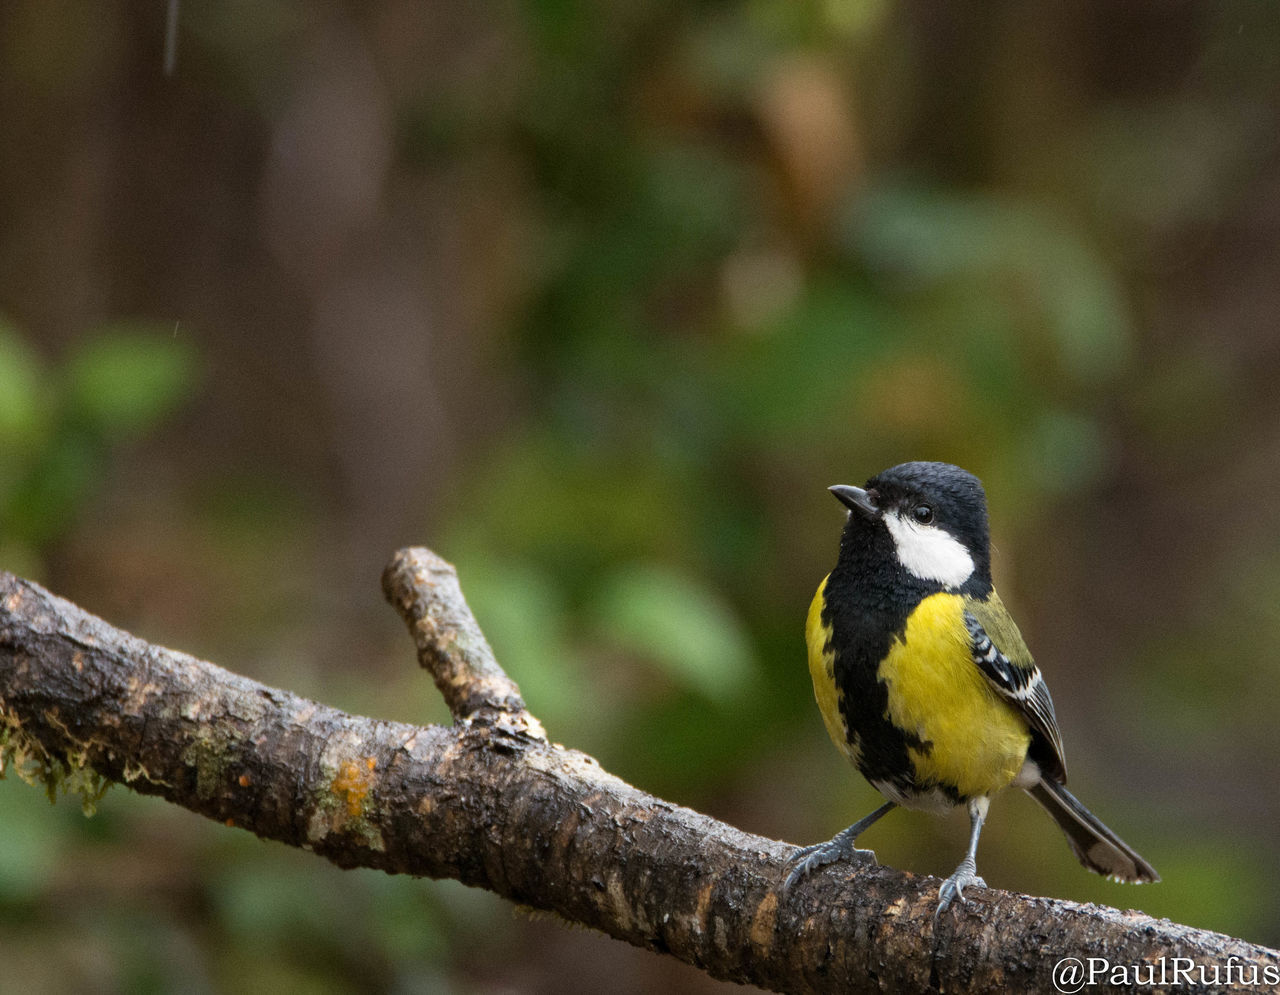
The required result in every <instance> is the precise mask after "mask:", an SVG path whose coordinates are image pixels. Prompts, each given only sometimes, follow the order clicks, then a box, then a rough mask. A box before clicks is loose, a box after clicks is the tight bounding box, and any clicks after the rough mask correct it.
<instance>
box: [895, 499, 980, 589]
mask: <svg viewBox="0 0 1280 995" xmlns="http://www.w3.org/2000/svg"><path fill="white" fill-rule="evenodd" d="M884 524H885V527H886V528H887V529H888V530H889V535H891V536H892V537H893V544H894V546H896V547H897V550H898V562H899V563H901V564H902V565H903V566H904V567H906V568H907V570H909V571H910V572H911V573H913V574H915V575H916V576H917V577H919V578H920V579H921V580H932V581H937V582H938V583H939V584H943V585H945V586H947V587H959V586H960V585H961V584H963V583H964V582H965V581H966V580H968V579H969V578H970V577H971V576H972V575H973V557H972V556H970V555H969V551H968V550H967V549H965V548H964V544H963V543H961V542H960V540H959V539H957V538H956V537H955V536H953V535H951V533H949V532H947V531H945V530H943V529H940V528H937V527H936V526H933V525H920V524H919V523H917V522H912V521H909V520H907V519H905V518H903V517H902V516H901V515H900V514H899V513H898V512H896V511H891V512H888V513H887V514H886V515H885V516H884Z"/></svg>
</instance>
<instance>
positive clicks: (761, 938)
mask: <svg viewBox="0 0 1280 995" xmlns="http://www.w3.org/2000/svg"><path fill="white" fill-rule="evenodd" d="M777 920H778V896H777V895H776V894H775V893H774V892H772V891H771V892H769V894H767V895H765V897H764V901H763V902H761V903H760V904H759V905H758V906H756V914H755V915H754V916H752V917H751V943H752V944H753V945H754V946H755V947H756V948H757V949H759V950H762V951H767V950H768V949H769V948H770V946H772V944H773V929H774V925H775V923H776V922H777Z"/></svg>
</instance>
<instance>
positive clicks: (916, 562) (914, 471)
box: [831, 462, 991, 593]
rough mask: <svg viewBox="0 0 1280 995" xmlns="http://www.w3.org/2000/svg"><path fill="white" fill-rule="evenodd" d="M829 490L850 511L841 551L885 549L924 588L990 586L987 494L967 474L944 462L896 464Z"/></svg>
mask: <svg viewBox="0 0 1280 995" xmlns="http://www.w3.org/2000/svg"><path fill="white" fill-rule="evenodd" d="M831 493H832V494H834V495H835V496H836V498H837V499H839V501H840V502H841V503H842V504H844V505H845V506H846V507H848V508H849V511H850V514H849V521H848V524H847V525H846V526H845V534H844V538H843V539H842V541H841V556H842V557H844V556H846V554H848V555H849V556H852V557H854V558H856V559H858V560H864V561H865V560H866V559H867V557H868V556H869V555H881V554H885V555H890V556H893V557H894V558H895V559H896V561H897V564H898V566H899V567H900V568H901V569H902V570H903V571H905V572H906V573H907V574H909V575H911V577H913V578H914V579H915V580H918V581H921V582H924V583H925V584H927V585H929V586H934V585H938V586H941V587H942V588H946V589H951V590H958V589H960V588H962V587H963V588H965V589H966V590H967V591H969V590H971V591H973V592H974V593H979V592H983V593H985V592H986V591H988V590H990V587H991V552H990V546H991V542H990V535H989V530H988V526H987V498H986V494H985V493H984V492H983V490H982V483H981V481H979V480H978V478H977V477H975V476H974V475H973V474H971V473H969V472H968V471H966V470H962V469H960V467H958V466H952V465H951V464H950V463H919V462H917V463H902V464H900V465H898V466H894V467H890V468H889V469H888V470H885V471H883V472H882V473H878V474H876V475H875V476H874V477H872V478H871V479H870V480H868V481H867V483H866V486H865V487H849V486H847V485H838V486H836V487H832V488H831ZM886 538H887V539H888V540H889V542H886V541H885V539H886Z"/></svg>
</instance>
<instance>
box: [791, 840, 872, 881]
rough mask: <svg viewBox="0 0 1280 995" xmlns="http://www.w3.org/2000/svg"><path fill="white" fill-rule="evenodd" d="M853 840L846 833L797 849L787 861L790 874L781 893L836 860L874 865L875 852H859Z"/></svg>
mask: <svg viewBox="0 0 1280 995" xmlns="http://www.w3.org/2000/svg"><path fill="white" fill-rule="evenodd" d="M855 839H856V837H853V836H849V835H848V834H847V832H846V833H839V834H837V835H836V836H833V837H832V838H831V839H829V840H827V841H826V842H825V843H814V844H813V845H812V846H802V847H797V848H796V852H795V853H793V854H792V855H791V856H790V857H789V858H788V861H787V862H788V863H790V864H791V865H792V867H791V873H790V874H788V875H787V880H786V883H785V884H783V886H782V888H783V891H787V890H789V889H790V888H791V886H792V885H794V884H796V883H797V882H799V881H802V880H804V879H805V878H807V877H808V876H809V875H810V874H812V873H813V872H814V871H816V870H818V869H819V868H820V867H826V866H827V864H834V863H835V862H836V861H837V860H849V861H853V862H855V863H860V864H874V863H875V862H876V855H875V851H873V850H859V849H858V848H857V847H856V846H854V841H855Z"/></svg>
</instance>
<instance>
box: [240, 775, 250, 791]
mask: <svg viewBox="0 0 1280 995" xmlns="http://www.w3.org/2000/svg"><path fill="white" fill-rule="evenodd" d="M249 783H250V782H249V775H248V774H241V775H240V778H239V784H240V787H242V788H247V787H248V786H249Z"/></svg>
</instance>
